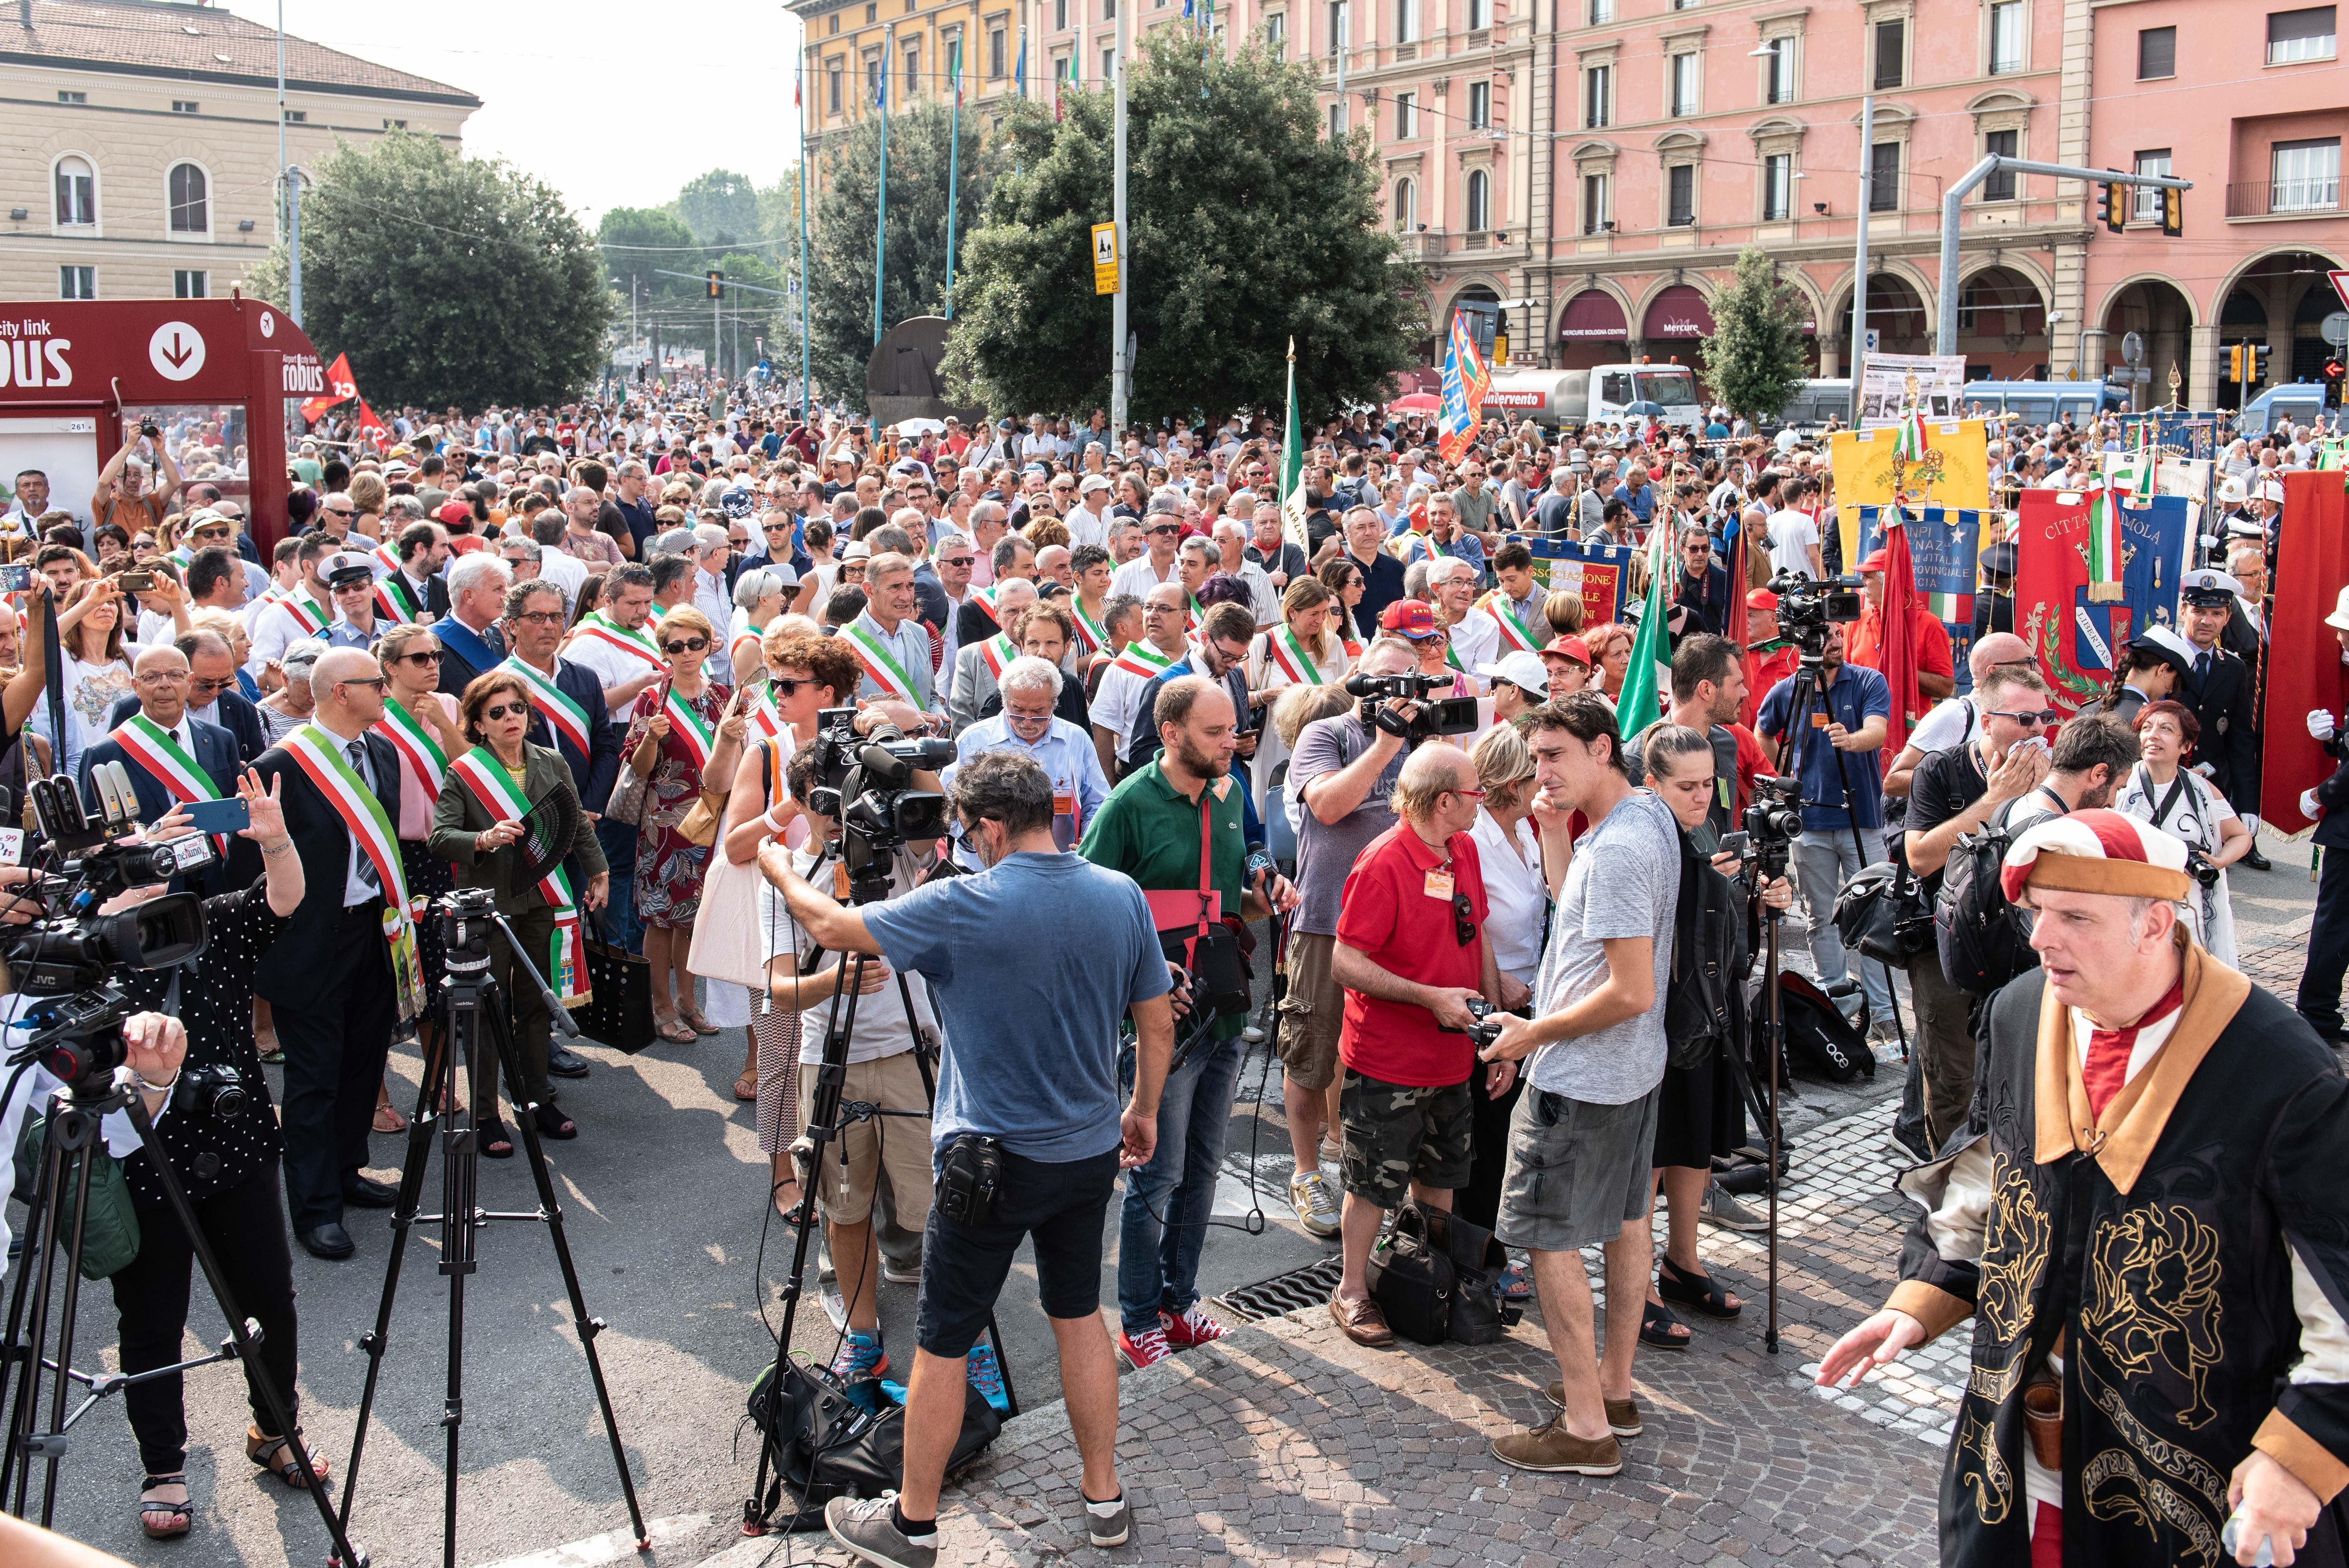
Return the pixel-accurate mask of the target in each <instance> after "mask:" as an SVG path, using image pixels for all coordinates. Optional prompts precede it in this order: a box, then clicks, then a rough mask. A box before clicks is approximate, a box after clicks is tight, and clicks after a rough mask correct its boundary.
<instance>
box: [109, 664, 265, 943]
mask: <svg viewBox="0 0 2349 1568" xmlns="http://www.w3.org/2000/svg"><path fill="white" fill-rule="evenodd" d="M130 687H131V692H132V695H133V696H136V697H137V698H138V703H139V706H138V707H137V709H136V710H135V711H133V712H130V713H127V714H126V713H120V712H119V711H118V714H117V717H116V718H115V725H114V728H113V730H112V731H111V732H110V733H109V734H108V736H107V738H105V739H104V740H101V741H99V742H98V743H97V744H96V745H94V746H92V747H90V748H88V749H87V750H85V751H84V752H83V753H82V754H81V768H80V774H81V779H80V782H81V791H82V798H83V799H91V798H92V797H91V795H90V788H89V773H90V769H93V768H96V767H97V766H98V764H100V763H103V762H119V763H121V764H122V765H123V771H124V772H126V773H128V774H129V776H130V789H131V792H132V793H133V794H135V795H136V796H138V798H139V820H140V821H142V822H152V821H156V820H160V819H161V818H162V817H164V816H166V815H168V814H169V813H170V811H171V807H172V806H173V805H174V804H175V803H177V802H178V801H181V800H205V799H233V797H234V796H235V794H236V779H237V773H238V769H240V768H241V767H242V765H243V759H242V757H241V755H240V754H239V752H238V750H237V744H236V737H235V736H234V735H233V734H231V733H230V732H229V731H228V730H226V729H223V728H222V727H220V726H219V725H217V724H207V723H206V722H205V721H203V720H202V719H201V718H198V717H195V716H194V715H193V714H191V713H190V712H189V711H188V692H189V687H190V676H189V673H188V661H187V658H186V656H185V655H182V654H181V652H180V650H179V649H177V648H175V647H173V646H171V645H170V644H168V643H167V644H165V645H162V646H161V647H155V648H149V649H148V650H147V651H146V652H144V653H142V654H140V655H139V661H138V663H136V664H134V665H131V667H130ZM232 842H233V843H236V844H239V845H241V846H243V847H244V848H245V849H246V850H248V851H251V850H252V846H251V844H250V842H249V841H245V840H233V841H232ZM239 859H240V860H241V861H249V862H250V864H249V865H247V866H245V867H244V868H243V869H244V872H245V878H244V881H245V883H250V882H251V881H252V880H253V878H254V877H256V876H258V875H260V874H261V863H260V857H259V853H258V851H253V852H251V853H248V854H245V855H242V856H240V857H239ZM179 885H180V884H177V883H175V884H174V886H175V888H177V887H178V886H179ZM185 885H186V887H187V888H189V889H191V890H192V891H194V892H200V893H202V894H204V895H206V896H208V897H209V896H210V895H211V894H212V893H215V892H226V891H228V889H229V887H230V886H231V885H244V884H232V883H231V882H230V880H229V878H228V875H227V869H226V868H225V867H223V866H221V865H213V866H212V867H210V868H208V869H207V870H206V871H205V872H204V873H203V875H202V877H201V878H199V879H198V880H197V881H196V882H191V883H187V884H185Z"/></svg>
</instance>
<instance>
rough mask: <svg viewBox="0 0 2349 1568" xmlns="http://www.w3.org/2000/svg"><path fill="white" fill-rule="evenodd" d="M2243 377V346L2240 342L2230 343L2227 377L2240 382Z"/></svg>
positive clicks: (2228, 346) (2228, 347)
mask: <svg viewBox="0 0 2349 1568" xmlns="http://www.w3.org/2000/svg"><path fill="white" fill-rule="evenodd" d="M2242 378H2243V346H2242V345H2241V344H2240V343H2230V344H2229V345H2227V379H2228V380H2230V381H2234V382H2240V381H2241V380H2242Z"/></svg>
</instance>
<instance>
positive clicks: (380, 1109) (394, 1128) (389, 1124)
mask: <svg viewBox="0 0 2349 1568" xmlns="http://www.w3.org/2000/svg"><path fill="white" fill-rule="evenodd" d="M373 1126H374V1128H375V1130H377V1131H378V1132H405V1131H407V1130H408V1118H406V1117H404V1116H402V1115H400V1114H399V1110H398V1108H397V1107H396V1106H394V1105H392V1104H391V1102H390V1101H388V1100H386V1101H385V1102H384V1103H383V1104H381V1105H378V1106H377V1107H376V1108H375V1121H374V1123H373Z"/></svg>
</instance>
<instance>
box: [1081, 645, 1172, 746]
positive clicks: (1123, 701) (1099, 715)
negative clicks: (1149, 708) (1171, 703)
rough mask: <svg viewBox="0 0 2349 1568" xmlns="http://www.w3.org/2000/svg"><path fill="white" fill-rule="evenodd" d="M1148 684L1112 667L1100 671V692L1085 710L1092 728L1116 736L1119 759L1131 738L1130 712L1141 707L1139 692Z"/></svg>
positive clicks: (1154, 649) (1127, 671) (1114, 666)
mask: <svg viewBox="0 0 2349 1568" xmlns="http://www.w3.org/2000/svg"><path fill="white" fill-rule="evenodd" d="M1145 646H1148V645H1146V644H1145ZM1150 651H1151V652H1152V653H1156V652H1157V651H1158V650H1157V649H1156V648H1154V647H1153V648H1151V650H1150ZM1149 685H1150V682H1149V681H1148V680H1146V679H1144V678H1143V676H1138V675H1135V674H1134V673H1133V671H1131V670H1122V669H1120V668H1118V667H1117V666H1116V665H1111V666H1110V667H1109V668H1108V669H1105V670H1103V671H1102V678H1101V686H1100V689H1098V690H1097V691H1095V692H1094V694H1093V701H1092V707H1091V708H1090V709H1088V710H1087V711H1088V714H1089V717H1091V718H1092V722H1093V725H1094V726H1095V727H1097V728H1101V729H1106V730H1108V731H1109V732H1110V733H1111V734H1112V735H1114V736H1116V737H1117V749H1118V754H1119V755H1120V756H1123V755H1124V753H1125V748H1126V743H1127V742H1128V741H1129V740H1130V739H1131V738H1133V716H1134V710H1135V709H1136V708H1138V707H1141V705H1142V694H1143V689H1144V688H1145V687H1147V686H1149Z"/></svg>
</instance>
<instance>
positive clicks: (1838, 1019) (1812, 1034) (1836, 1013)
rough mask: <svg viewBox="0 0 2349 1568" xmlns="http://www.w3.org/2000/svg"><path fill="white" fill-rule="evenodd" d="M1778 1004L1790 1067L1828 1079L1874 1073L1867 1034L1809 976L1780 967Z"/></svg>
mask: <svg viewBox="0 0 2349 1568" xmlns="http://www.w3.org/2000/svg"><path fill="white" fill-rule="evenodd" d="M1778 1008H1779V1016H1780V1017H1781V1019H1782V1020H1783V1021H1784V1023H1785V1031H1786V1061H1787V1064H1788V1066H1789V1067H1795V1066H1800V1067H1803V1068H1807V1069H1809V1070H1810V1071H1811V1072H1813V1073H1816V1074H1817V1075H1818V1076H1819V1077H1821V1078H1826V1080H1827V1081H1828V1082H1829V1083H1849V1082H1851V1081H1852V1080H1853V1079H1854V1078H1859V1077H1860V1076H1862V1075H1863V1074H1865V1075H1866V1076H1867V1077H1868V1078H1875V1077H1876V1053H1875V1052H1874V1051H1872V1050H1870V1049H1869V1048H1868V1037H1867V1036H1866V1035H1864V1034H1863V1033H1861V1031H1860V1029H1859V1027H1858V1026H1856V1025H1854V1024H1853V1023H1852V1022H1851V1020H1849V1019H1848V1018H1846V1017H1845V1016H1843V1009H1842V1008H1840V1007H1838V1006H1836V1005H1835V1003H1834V1001H1833V1000H1832V999H1831V998H1829V997H1828V995H1827V994H1826V992H1824V991H1822V990H1820V989H1819V988H1818V986H1816V985H1814V984H1812V983H1811V981H1810V980H1808V979H1806V977H1805V976H1803V975H1797V974H1795V973H1794V972H1793V971H1791V970H1785V969H1782V970H1780V971H1779V972H1778ZM1863 1016H1864V1015H1863Z"/></svg>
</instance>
